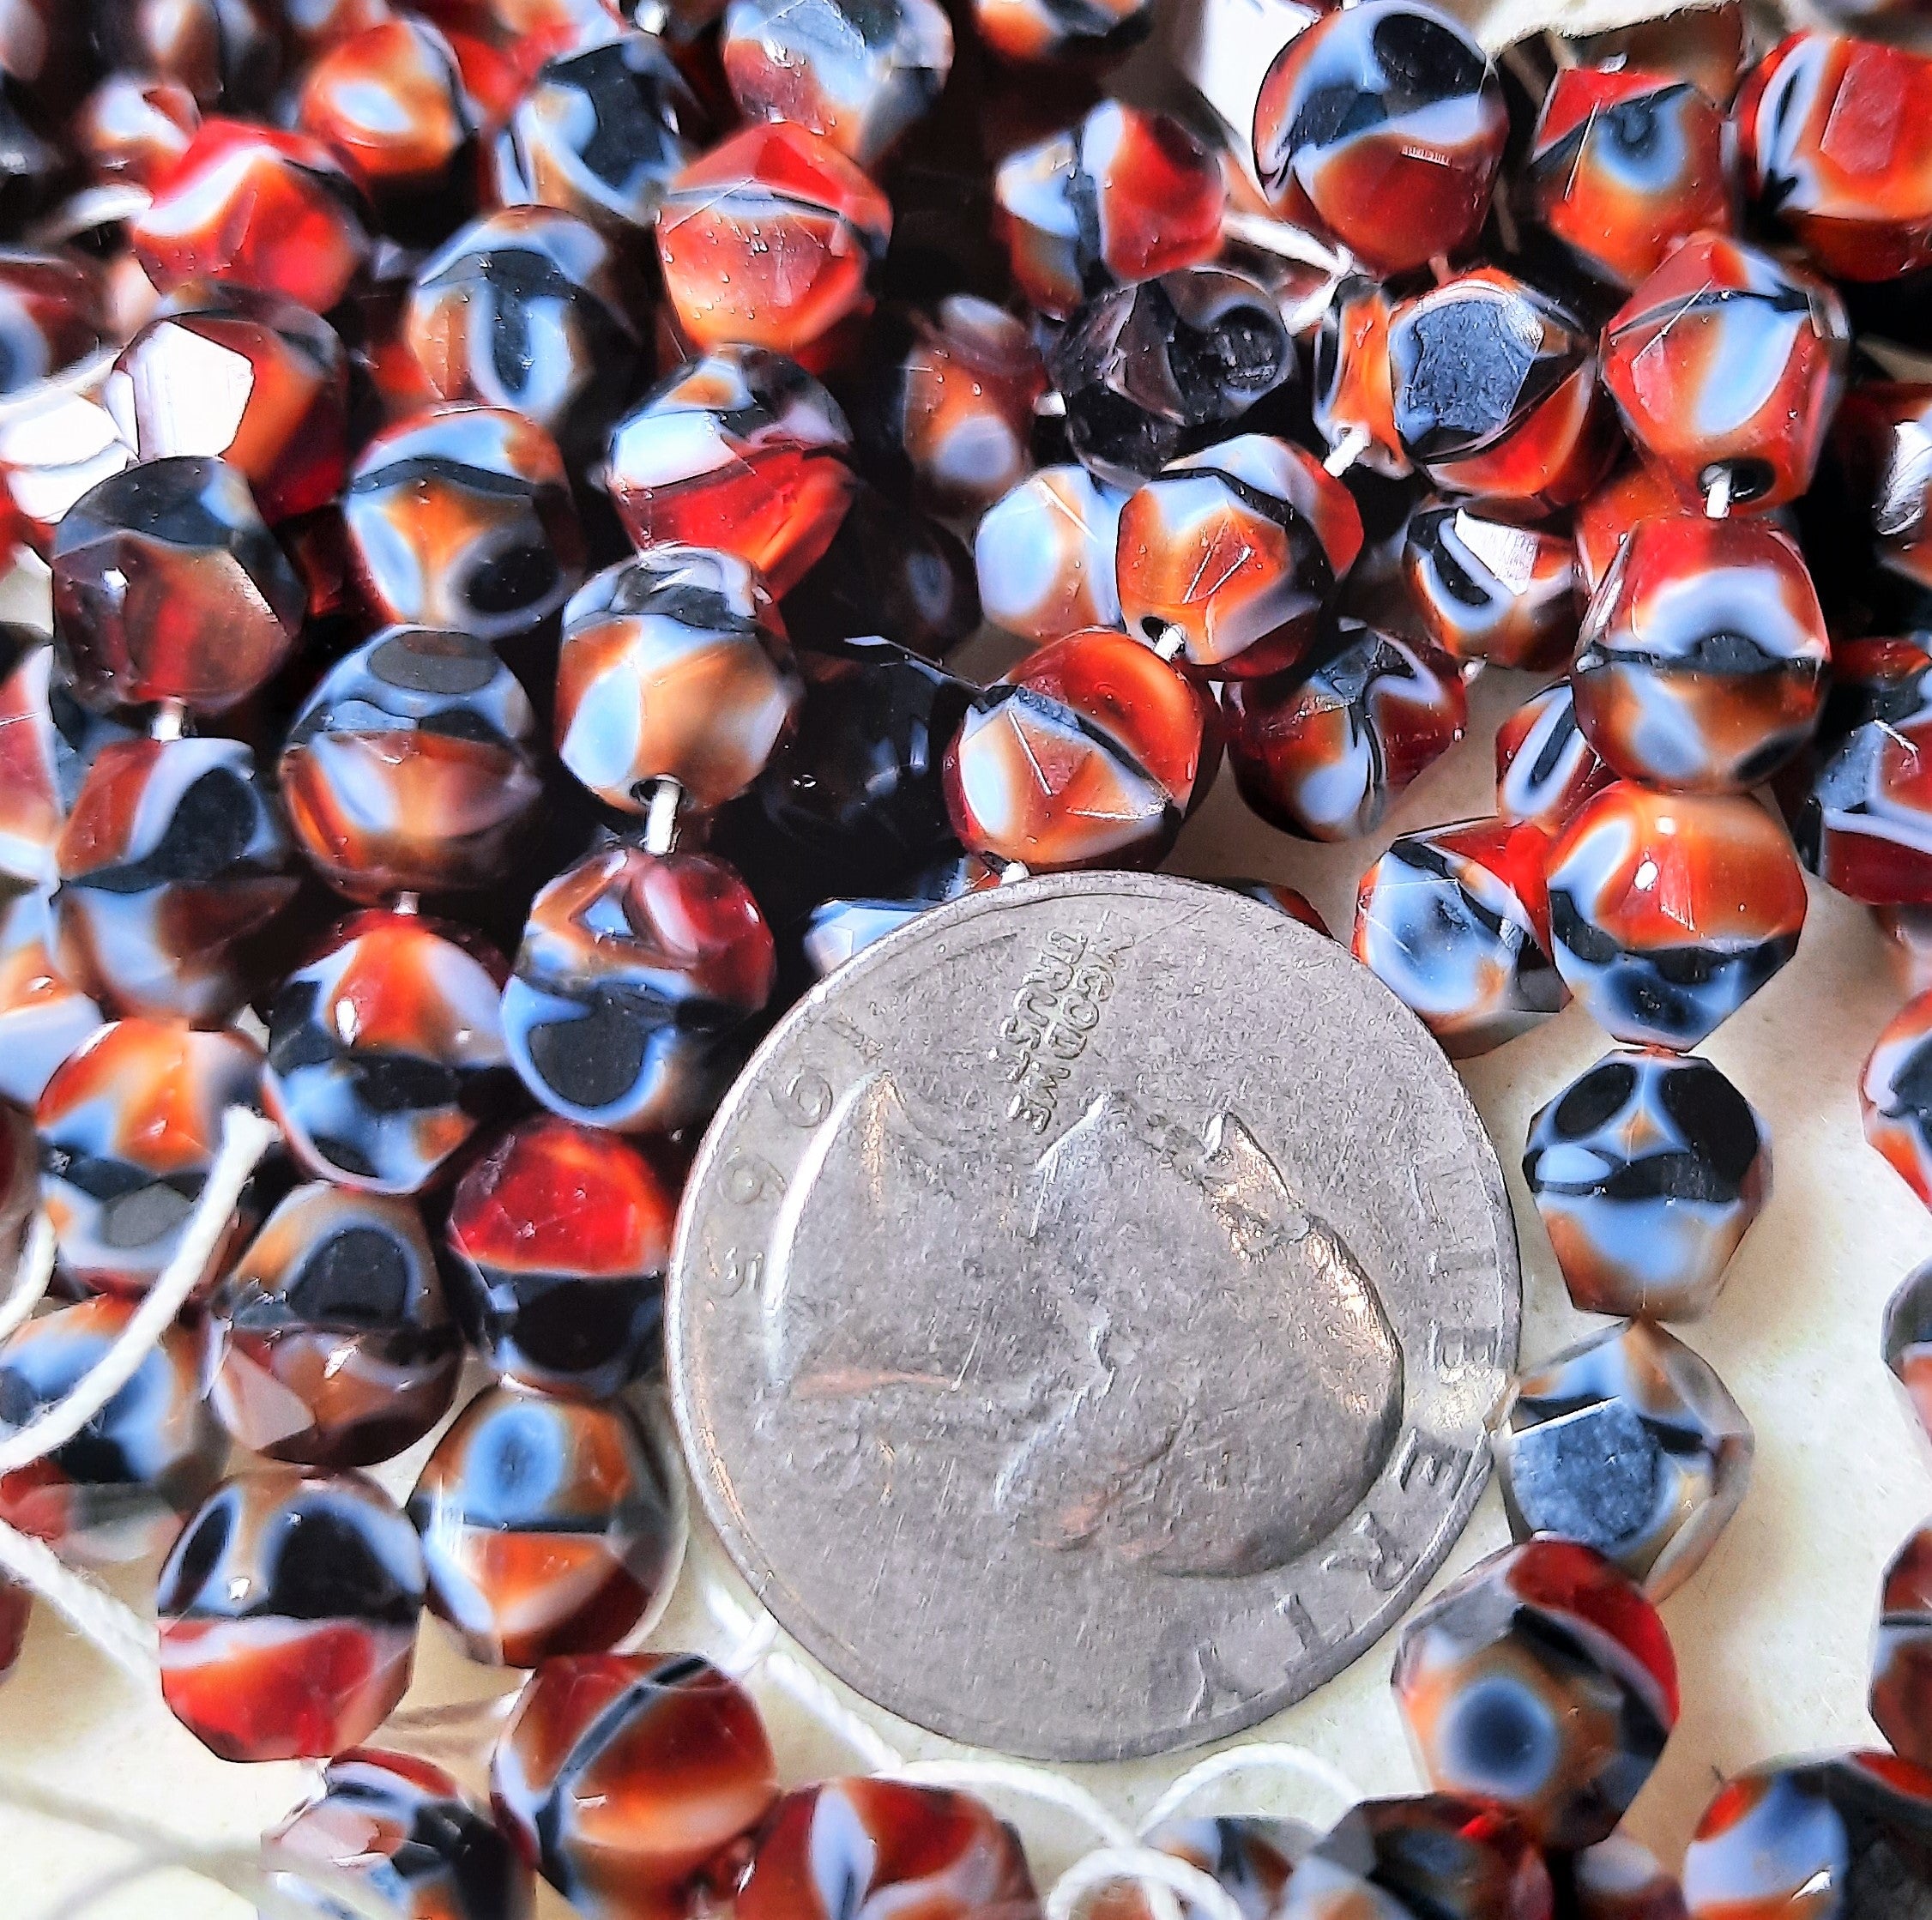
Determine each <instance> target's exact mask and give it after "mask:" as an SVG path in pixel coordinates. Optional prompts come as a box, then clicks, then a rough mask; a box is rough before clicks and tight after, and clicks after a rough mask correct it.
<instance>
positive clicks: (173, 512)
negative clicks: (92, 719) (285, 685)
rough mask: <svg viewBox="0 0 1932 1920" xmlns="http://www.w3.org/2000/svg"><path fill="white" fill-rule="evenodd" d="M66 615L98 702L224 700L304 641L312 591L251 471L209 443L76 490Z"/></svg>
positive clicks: (64, 543)
mask: <svg viewBox="0 0 1932 1920" xmlns="http://www.w3.org/2000/svg"><path fill="white" fill-rule="evenodd" d="M52 565H53V576H54V578H53V593H54V621H55V628H56V631H57V633H58V635H59V638H60V645H61V649H62V650H63V654H64V655H65V656H66V659H67V661H68V662H69V665H70V666H71V667H72V669H73V673H74V685H75V691H76V692H77V693H78V694H79V695H80V696H81V697H82V699H83V700H86V701H87V702H88V703H89V704H91V705H99V706H103V707H108V706H139V705H144V704H146V703H148V702H149V701H155V700H179V701H181V702H183V703H184V704H186V705H187V706H189V707H191V708H193V709H196V711H197V712H201V713H220V712H223V711H225V710H226V709H227V708H229V707H232V706H234V705H236V704H237V703H238V702H240V701H242V700H245V699H246V698H247V697H248V696H249V695H250V694H251V693H252V692H254V691H255V690H256V689H257V687H259V686H260V685H262V683H263V681H264V680H266V679H268V678H269V675H270V674H272V673H274V672H275V669H276V668H277V667H280V666H281V663H282V661H284V660H286V659H287V657H288V655H289V653H290V651H291V649H293V647H294V645H295V642H296V639H297V637H298V636H299V633H300V631H301V627H302V616H303V613H304V611H305V606H306V595H305V594H304V592H303V590H302V583H301V581H300V580H299V578H298V577H296V573H295V570H294V569H293V567H292V566H291V565H289V564H288V559H287V555H285V554H284V553H283V552H282V550H281V547H280V546H278V545H277V544H276V541H275V535H274V534H271V533H270V532H269V528H268V527H267V525H266V524H265V523H264V522H263V518H262V515H261V512H260V510H258V509H257V506H256V504H255V498H254V496H253V495H252V494H251V492H250V491H249V486H248V482H247V480H245V479H244V478H243V477H242V474H241V473H240V471H239V470H238V468H233V467H231V466H229V465H228V464H227V462H226V461H221V460H215V459H212V458H210V457H208V456H205V455H182V456H177V457H175V458H172V459H166V460H149V461H143V462H142V463H141V464H140V465H138V466H135V467H130V468H128V469H127V470H126V471H125V472H124V473H119V474H112V475H111V476H110V477H109V478H108V479H106V480H102V481H101V482H100V484H99V485H98V486H94V487H91V488H90V489H89V490H88V492H86V493H84V494H83V495H82V497H81V498H79V499H78V500H77V501H75V504H73V506H71V507H70V508H69V510H68V512H67V515H66V516H65V518H63V520H62V521H61V522H60V525H59V527H58V528H57V531H56V533H55V534H54V543H53V554H52Z"/></svg>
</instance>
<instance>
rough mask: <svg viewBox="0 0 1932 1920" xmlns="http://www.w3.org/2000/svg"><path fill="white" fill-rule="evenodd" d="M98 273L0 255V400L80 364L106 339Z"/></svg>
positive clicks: (54, 260)
mask: <svg viewBox="0 0 1932 1920" xmlns="http://www.w3.org/2000/svg"><path fill="white" fill-rule="evenodd" d="M107 329H108V316H107V301H106V286H105V284H104V282H103V280H102V277H101V273H100V269H99V268H98V267H96V266H95V265H94V263H92V262H91V261H88V260H84V259H82V258H81V257H79V256H78V255H73V254H57V253H27V252H24V251H13V250H3V251H0V394H15V393H19V392H21V390H22V389H25V388H27V387H30V386H32V385H33V383H34V382H36V381H37V380H45V379H48V378H51V377H53V376H55V375H57V374H58V373H60V372H61V371H63V370H64V369H66V368H68V367H70V366H72V365H74V363H75V361H76V360H81V359H86V357H87V356H88V354H89V353H93V352H94V350H95V349H96V348H97V347H100V344H101V342H102V341H104V340H105V339H106V337H107Z"/></svg>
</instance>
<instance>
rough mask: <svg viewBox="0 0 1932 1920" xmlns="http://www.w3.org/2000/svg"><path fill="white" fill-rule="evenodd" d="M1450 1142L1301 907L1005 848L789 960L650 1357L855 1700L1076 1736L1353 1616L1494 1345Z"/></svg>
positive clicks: (1387, 999)
mask: <svg viewBox="0 0 1932 1920" xmlns="http://www.w3.org/2000/svg"><path fill="white" fill-rule="evenodd" d="M1519 1302H1520V1289H1519V1283H1518V1271H1517V1256H1516V1242H1515V1234H1514V1228H1513V1225H1512V1220H1511V1216H1510V1211H1509V1205H1508V1202H1507V1200H1506V1198H1505V1195H1504V1190H1503V1183H1502V1178H1501V1174H1500V1171H1499V1169H1498V1168H1497V1164H1496V1158H1495V1155H1494V1152H1493V1151H1492V1150H1491V1148H1490V1145H1489V1143H1488V1139H1487V1138H1485V1136H1484V1134H1483V1132H1482V1125H1481V1123H1480V1122H1479V1121H1478V1120H1477V1119H1476V1113H1475V1111H1474V1109H1473V1108H1471V1107H1470V1103H1469V1101H1468V1098H1467V1097H1466V1096H1465V1095H1464V1091H1463V1089H1462V1085H1461V1084H1460V1082H1459V1081H1458V1079H1457V1078H1456V1075H1455V1073H1454V1072H1453V1070H1452V1068H1451V1067H1450V1066H1449V1065H1448V1063H1447V1062H1446V1060H1444V1058H1443V1056H1442V1054H1441V1052H1440V1049H1439V1048H1437V1046H1436V1045H1435V1043H1434V1042H1433V1041H1432V1040H1431V1039H1430V1038H1429V1037H1428V1034H1427V1033H1426V1032H1425V1031H1424V1030H1423V1029H1422V1025H1421V1024H1420V1023H1418V1022H1417V1021H1416V1018H1415V1017H1413V1016H1412V1015H1411V1014H1410V1012H1409V1011H1407V1010H1406V1009H1405V1008H1404V1007H1403V1006H1402V1005H1400V1004H1399V1003H1398V1001H1397V1000H1396V999H1394V997H1393V996H1392V994H1391V993H1388V992H1387V990H1386V988H1384V987H1382V985H1381V984H1380V982H1379V981H1377V980H1375V978H1374V976H1373V975H1371V974H1370V973H1369V972H1368V971H1367V969H1365V968H1363V967H1361V966H1358V965H1357V964H1356V963H1355V962H1354V961H1353V960H1351V959H1350V958H1349V956H1348V954H1347V953H1346V952H1345V951H1343V948H1342V947H1340V946H1339V945H1337V944H1336V943H1335V942H1333V941H1332V940H1328V939H1323V938H1322V937H1321V936H1320V935H1319V934H1318V933H1313V932H1312V931H1310V930H1309V929H1307V928H1306V927H1301V926H1299V925H1297V924H1295V923H1294V922H1291V921H1288V920H1286V919H1284V918H1283V916H1282V915H1279V914H1277V913H1274V912H1272V911H1271V910H1270V909H1267V908H1265V907H1263V906H1260V905H1259V904H1257V903H1254V902H1253V901H1250V900H1247V899H1246V898H1244V897H1241V896H1240V895H1238V894H1235V893H1232V892H1229V891H1224V890H1222V889H1217V888H1212V887H1207V886H1202V885H1195V884H1193V883H1192V882H1188V881H1183V880H1175V879H1169V878H1162V877H1158V876H1149V877H1138V876H1132V875H1122V874H1087V875H1074V876H1063V877H1059V878H1048V879H1039V880H1028V881H1023V882H1021V883H1019V884H1018V885H1012V886H1007V887H1002V888H1000V889H999V890H998V891H993V892H990V893H984V894H980V895H977V896H975V897H971V898H969V899H967V900H964V901H962V902H959V903H956V904H954V905H952V906H950V907H946V908H942V909H939V910H937V911H935V912H933V913H931V914H929V915H925V916H924V917H922V918H921V920H919V921H917V922H915V924H914V925H913V926H912V927H909V928H907V929H905V930H904V931H903V932H902V933H898V934H896V935H894V936H893V937H891V939H887V940H885V941H884V942H882V943H881V944H880V945H878V946H875V947H873V948H872V949H870V950H869V951H866V952H865V953H862V954H861V955H860V957H858V958H856V959H855V960H854V961H853V962H852V963H850V964H848V966H846V967H844V968H843V969H841V970H840V971H839V972H838V973H836V974H835V975H832V977H831V978H830V980H828V981H825V982H824V984H822V985H821V986H819V987H818V988H816V989H815V990H814V991H813V992H812V993H810V994H809V995H807V996H806V999H804V1000H802V1001H801V1002H800V1004H799V1005H798V1006H797V1007H795V1008H794V1010H793V1011H792V1012H791V1013H790V1014H789V1015H788V1016H787V1017H786V1018H785V1019H784V1020H783V1021H782V1023H780V1024H779V1026H778V1027H777V1028H776V1029H775V1030H774V1032H773V1033H772V1035H770V1038H769V1040H768V1041H767V1042H765V1044H764V1047H763V1048H761V1049H760V1051H759V1052H758V1054H757V1056H756V1057H755V1058H754V1059H753V1060H752V1064H751V1066H750V1067H749V1068H748V1070H747V1071H746V1073H745V1075H744V1076H743V1078H741V1079H740V1081H739V1083H738V1084H737V1086H736V1088H735V1089H734V1090H733V1092H732V1094H731V1096H730V1097H729V1099H728V1101H727V1102H726V1103H725V1106H724V1108H723V1109H722V1111H721V1113H720V1114H719V1115H718V1117H717V1120H716V1121H715V1124H714V1126H713V1127H712V1129H711V1131H710V1133H709V1136H708V1137H707V1138H706V1140H705V1144H704V1146H703V1150H702V1152H701V1153H700V1154H699V1156H698V1159H697V1165H696V1167H695V1168H693V1170H692V1174H691V1181H690V1184H689V1187H688V1190H687V1198H686V1201H685V1211H684V1214H683V1217H682V1221H681V1223H680V1228H679V1237H678V1243H677V1247H676V1250H675V1253H674V1254H673V1271H672V1275H671V1282H670V1297H669V1304H668V1339H669V1348H670V1364H671V1377H672V1380H673V1389H674V1393H675V1397H676V1404H677V1414H678V1421H679V1428H680V1431H681V1433H682V1435H683V1439H684V1443H685V1451H686V1453H687V1455H688V1457H689V1459H690V1463H691V1471H692V1474H693V1476H694V1478H695V1480H696V1482H697V1487H698V1488H699V1491H700V1493H701V1494H702V1496H703V1500H704V1504H705V1506H706V1508H707V1509H708V1511H709V1514H710V1517H711V1518H712V1520H713V1522H714V1523H715V1525H716V1526H717V1528H718V1531H719V1532H720V1534H721V1536H722V1537H723V1539H724V1542H725V1544H726V1546H727V1548H728V1549H729V1551H730V1553H731V1555H732V1556H733V1557H734V1559H735V1560H736V1561H737V1562H738V1564H739V1566H740V1567H741V1568H742V1569H743V1570H744V1572H745V1573H746V1575H747V1576H748V1577H749V1579H751V1581H752V1585H753V1586H754V1587H755V1588H756V1589H757V1591H758V1593H759V1595H760V1596H761V1597H762V1598H763V1599H764V1602H765V1603H766V1604H767V1605H768V1606H769V1607H770V1609H771V1610H772V1611H773V1613H774V1614H776V1616H777V1617H778V1619H779V1621H781V1622H782V1624H783V1625H784V1626H785V1627H786V1628H787V1629H788V1631H789V1632H791V1633H793V1634H794V1635H795V1636H796V1637H797V1639H800V1641H801V1642H802V1643H803V1644H804V1645H806V1646H807V1647H809V1648H810V1649H811V1650H812V1652H813V1653H815V1654H816V1655H817V1656H818V1657H819V1658H820V1659H821V1660H823V1661H824V1663H825V1664H826V1666H828V1667H829V1668H830V1669H831V1670H832V1671H833V1672H834V1673H836V1674H837V1675H840V1676H841V1677H842V1678H843V1679H845V1680H846V1681H848V1682H850V1683H851V1684H852V1685H853V1686H854V1687H855V1688H858V1689H859V1691H860V1693H862V1694H865V1695H866V1696H867V1697H868V1698H869V1699H872V1700H876V1701H878V1703H879V1704H880V1705H882V1706H886V1707H888V1708H890V1709H891V1710H892V1711H893V1712H897V1713H899V1714H902V1715H903V1716H904V1717H905V1718H908V1719H910V1720H913V1721H915V1722H917V1723H918V1724H921V1725H922V1726H926V1727H928V1728H931V1729H933V1730H936V1731H938V1732H940V1733H944V1734H948V1735H951V1736H953V1737H955V1738H957V1739H961V1740H966V1741H970V1742H975V1743H976V1744H979V1745H982V1746H987V1747H992V1748H999V1749H1001V1750H1003V1751H1005V1752H1007V1753H1011V1754H1024V1755H1027V1756H1029V1757H1031V1758H1035V1759H1047V1760H1105V1759H1116V1758H1121V1757H1124V1756H1126V1755H1129V1754H1145V1753H1150V1752H1154V1751H1157V1750H1159V1749H1161V1748H1168V1747H1174V1746H1180V1745H1184V1744H1186V1743H1189V1742H1196V1741H1203V1740H1207V1739H1211V1738H1213V1737H1214V1736H1218V1735H1223V1734H1226V1733H1229V1732H1232V1731H1234V1730H1236V1729H1238V1728H1241V1727H1243V1726H1247V1725H1249V1724H1252V1723H1253V1722H1254V1721H1255V1720H1257V1719H1259V1718H1262V1717H1263V1716H1264V1715H1265V1714H1267V1713H1269V1712H1272V1711H1274V1710H1275V1709H1276V1708H1277V1707H1280V1706H1285V1705H1287V1704H1288V1703H1289V1701H1292V1700H1297V1699H1299V1698H1300V1697H1301V1695H1303V1694H1307V1692H1309V1691H1310V1690H1311V1689H1312V1688H1314V1687H1316V1686H1319V1684H1320V1683H1321V1682H1323V1681H1324V1680H1326V1679H1328V1678H1329V1677H1330V1676H1331V1675H1334V1674H1335V1673H1337V1672H1338V1671H1339V1670H1340V1669H1342V1668H1343V1667H1344V1666H1345V1665H1347V1664H1348V1663H1349V1662H1350V1661H1351V1660H1353V1659H1354V1658H1355V1657H1356V1656H1357V1655H1358V1654H1360V1653H1361V1651H1363V1650H1364V1649H1365V1648H1366V1647H1367V1646H1368V1645H1370V1644H1371V1643H1372V1642H1373V1641H1374V1640H1375V1639H1377V1638H1378V1637H1379V1636H1380V1634H1381V1633H1384V1632H1385V1631H1386V1629H1387V1628H1388V1627H1390V1626H1391V1625H1392V1624H1393V1623H1394V1621H1396V1620H1397V1619H1398V1618H1399V1617H1400V1615H1401V1614H1402V1612H1403V1610H1404V1607H1405V1605H1406V1604H1407V1603H1408V1601H1409V1600H1410V1598H1411V1597H1412V1596H1413V1595H1414V1594H1415V1593H1416V1591H1417V1590H1418V1588H1419V1587H1420V1586H1421V1585H1422V1583H1423V1582H1424V1581H1425V1580H1426V1579H1428V1575H1429V1573H1431V1572H1432V1571H1433V1570H1434V1567H1436V1566H1437V1565H1438V1564H1439V1563H1440V1561H1441V1560H1442V1557H1443V1555H1445V1554H1446V1552H1447V1551H1448V1549H1449V1548H1450V1546H1451V1544H1452V1543H1453V1541H1454V1540H1455V1538H1456V1537H1457V1535H1458V1533H1459V1532H1460V1531H1461V1530H1462V1527H1463V1525H1464V1521H1465V1520H1466V1519H1467V1518H1468V1515H1469V1511H1470V1506H1472V1505H1473V1503H1474V1502H1475V1500H1476V1494H1477V1493H1478V1492H1479V1491H1480V1490H1481V1488H1482V1482H1483V1480H1484V1478H1485V1477H1486V1476H1487V1474H1488V1452H1487V1447H1486V1445H1485V1440H1484V1428H1483V1422H1484V1417H1485V1416H1486V1415H1487V1414H1488V1411H1489V1410H1490V1408H1491V1407H1492V1405H1493V1404H1494V1402H1495V1399H1496V1397H1497V1395H1498V1393H1499V1392H1500V1390H1501V1388H1502V1386H1503V1383H1504V1380H1505V1379H1506V1375H1507V1374H1508V1373H1509V1371H1510V1369H1511V1368H1512V1364H1513V1362H1514V1360H1515V1356H1516V1344H1517V1322H1518V1307H1519Z"/></svg>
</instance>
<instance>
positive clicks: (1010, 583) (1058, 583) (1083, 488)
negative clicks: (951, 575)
mask: <svg viewBox="0 0 1932 1920" xmlns="http://www.w3.org/2000/svg"><path fill="white" fill-rule="evenodd" d="M1125 504H1126V494H1124V493H1122V492H1119V491H1117V490H1116V489H1115V488H1114V487H1111V486H1106V485H1104V484H1103V483H1102V482H1101V481H1099V480H1096V479H1095V478H1094V477H1093V475H1092V474H1090V473H1089V472H1088V471H1087V469H1086V468H1084V467H1042V468H1041V469H1040V471H1039V472H1038V473H1036V474H1033V475H1031V476H1030V477H1029V479H1026V480H1022V481H1021V482H1020V484H1019V485H1018V486H1016V487H1014V488H1013V490H1012V491H1011V492H1010V493H1008V494H1007V495H1006V497H1005V498H1004V499H1002V500H1000V501H999V502H998V503H997V504H995V505H994V506H993V507H992V508H990V509H989V510H987V513H986V514H985V515H984V516H982V517H981V521H980V524H979V528H978V530H977V531H976V532H975V534H974V536H973V559H974V564H975V568H976V570H977V572H978V575H979V586H980V605H981V607H982V608H983V609H984V610H985V613H986V617H987V619H989V620H991V621H993V623H994V624H995V625H999V626H1003V627H1005V629H1006V631H1008V632H1010V633H1017V634H1018V635H1019V636H1020V637H1021V638H1022V639H1024V640H1059V639H1062V638H1064V637H1066V635H1068V634H1070V633H1077V632H1078V631H1080V630H1081V629H1083V628H1085V627H1096V626H1113V625H1117V624H1118V623H1119V621H1120V595H1119V592H1118V590H1117V589H1116V587H1115V583H1114V568H1115V553H1116V550H1117V547H1118V545H1119V539H1120V510H1121V508H1122V507H1123V506H1124V505H1125Z"/></svg>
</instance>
